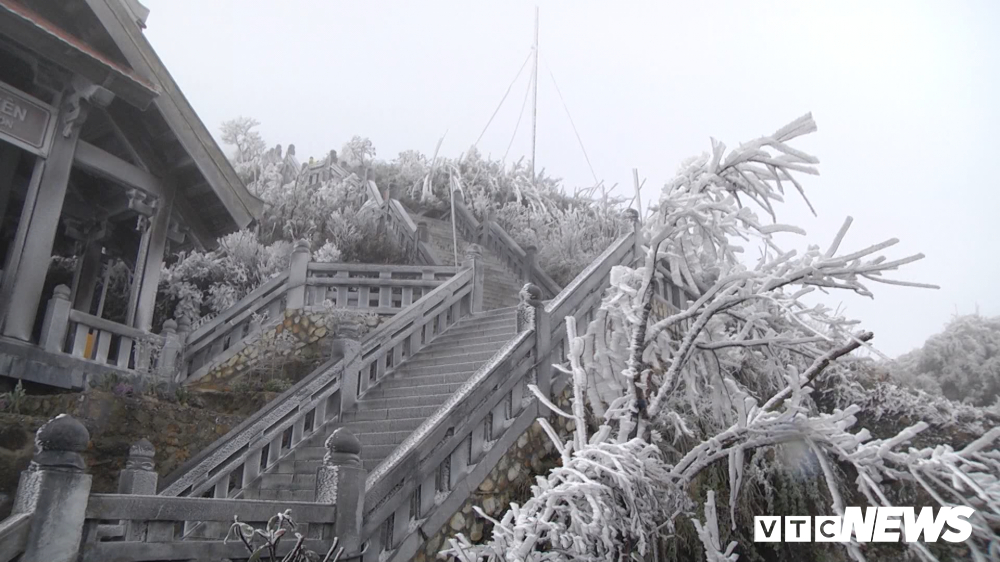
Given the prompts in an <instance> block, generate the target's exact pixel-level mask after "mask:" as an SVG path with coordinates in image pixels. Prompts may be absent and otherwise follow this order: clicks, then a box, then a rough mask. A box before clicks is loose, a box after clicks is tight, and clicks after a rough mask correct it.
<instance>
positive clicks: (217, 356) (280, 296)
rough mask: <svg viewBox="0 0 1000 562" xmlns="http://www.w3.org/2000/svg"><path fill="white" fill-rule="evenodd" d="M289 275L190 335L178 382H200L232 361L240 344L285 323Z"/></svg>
mask: <svg viewBox="0 0 1000 562" xmlns="http://www.w3.org/2000/svg"><path fill="white" fill-rule="evenodd" d="M288 276H289V273H288V272H287V271H285V272H282V273H281V274H280V275H278V276H277V277H275V278H274V279H271V280H270V281H268V282H267V283H264V284H263V285H261V286H260V287H258V288H257V289H256V290H255V291H253V292H251V293H250V294H249V295H247V296H245V297H243V298H242V299H240V301H239V302H237V303H236V304H235V305H233V306H231V307H230V308H229V309H228V310H226V311H225V312H223V313H222V314H220V315H218V316H216V317H215V318H213V319H212V320H211V321H209V322H208V323H206V324H205V325H203V326H201V327H199V328H198V329H197V330H195V331H193V332H191V333H190V334H188V335H187V338H186V340H185V342H186V345H185V347H184V359H183V362H182V365H181V368H180V370H179V371H180V372H179V373H178V376H177V380H178V381H179V382H181V381H184V380H187V379H188V378H197V376H196V375H197V374H199V373H200V372H201V371H205V370H207V369H209V368H211V366H213V365H215V364H217V363H218V362H220V361H225V360H227V359H229V357H230V356H232V355H233V354H235V353H236V352H238V350H239V349H240V348H241V346H239V345H238V344H239V343H240V342H241V341H242V340H243V339H244V338H245V337H247V336H249V335H251V334H252V333H255V332H256V331H257V330H258V329H260V328H262V327H263V326H259V325H258V323H259V322H261V321H262V320H263V321H265V322H267V323H276V322H278V321H280V319H282V318H283V317H284V316H283V313H284V311H285V304H286V300H287V296H286V293H287V291H288Z"/></svg>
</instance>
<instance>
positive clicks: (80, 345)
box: [73, 324, 90, 359]
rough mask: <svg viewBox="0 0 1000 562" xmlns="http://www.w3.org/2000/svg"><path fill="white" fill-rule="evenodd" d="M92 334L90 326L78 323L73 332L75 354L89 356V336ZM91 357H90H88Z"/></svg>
mask: <svg viewBox="0 0 1000 562" xmlns="http://www.w3.org/2000/svg"><path fill="white" fill-rule="evenodd" d="M89 335H90V328H88V327H86V326H84V325H83V324H77V325H76V328H75V331H74V333H73V356H74V357H84V358H88V357H87V336H89ZM88 359H89V358H88Z"/></svg>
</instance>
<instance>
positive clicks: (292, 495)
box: [258, 490, 316, 502]
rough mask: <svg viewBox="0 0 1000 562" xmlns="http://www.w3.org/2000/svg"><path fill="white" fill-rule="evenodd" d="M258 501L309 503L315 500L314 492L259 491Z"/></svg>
mask: <svg viewBox="0 0 1000 562" xmlns="http://www.w3.org/2000/svg"><path fill="white" fill-rule="evenodd" d="M258 493H259V494H260V495H259V496H258V499H262V500H271V501H294V502H311V501H315V500H316V492H315V491H314V490H261V491H260V492H258Z"/></svg>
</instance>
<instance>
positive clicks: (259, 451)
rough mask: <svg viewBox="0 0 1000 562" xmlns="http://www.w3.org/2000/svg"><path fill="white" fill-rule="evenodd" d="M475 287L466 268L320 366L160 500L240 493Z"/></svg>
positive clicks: (426, 338)
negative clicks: (352, 348)
mask: <svg viewBox="0 0 1000 562" xmlns="http://www.w3.org/2000/svg"><path fill="white" fill-rule="evenodd" d="M473 283H474V275H473V271H472V269H465V270H462V271H461V272H459V273H458V274H457V275H455V276H453V277H452V278H451V279H449V280H448V281H446V282H445V283H443V284H442V285H440V286H439V287H437V288H436V289H434V290H433V291H431V292H430V293H428V294H426V295H424V296H423V297H422V298H421V299H420V300H418V301H417V302H415V303H414V304H413V305H411V306H410V307H409V308H407V309H406V310H404V311H403V312H402V313H400V314H397V315H396V316H394V317H393V318H392V319H391V320H389V321H388V322H386V323H384V324H382V325H381V326H380V327H379V328H378V329H376V330H375V331H374V332H372V333H371V334H369V335H368V336H366V337H365V339H364V341H363V342H362V343H361V344H360V346H359V347H360V352H358V351H357V350H355V351H354V352H353V354H351V353H345V355H346V357H345V358H343V359H339V360H331V361H329V362H327V363H326V364H325V365H323V366H321V367H320V368H318V369H316V370H315V371H313V373H311V374H310V375H309V376H307V377H306V378H305V379H303V380H302V381H300V382H299V383H297V384H296V385H295V386H293V387H292V388H290V389H289V390H287V391H285V392H284V393H282V394H281V395H280V396H278V397H277V398H275V399H274V400H272V401H271V402H270V403H269V404H268V405H267V406H265V407H264V408H262V409H261V410H260V411H258V412H257V413H256V414H254V415H253V416H251V417H250V418H248V419H247V420H245V421H244V422H243V423H241V424H240V425H239V426H237V427H236V428H235V429H233V430H232V431H230V432H229V433H228V434H226V435H225V436H223V437H222V438H221V439H219V440H217V441H216V442H215V443H213V444H212V445H210V446H209V447H207V448H206V449H204V450H203V451H202V452H201V453H199V454H198V455H196V456H195V457H193V458H192V459H191V460H189V461H188V462H186V463H185V464H184V465H182V466H181V467H180V468H178V469H177V470H176V471H175V472H174V473H173V474H171V475H170V476H168V477H167V478H166V479H165V482H166V485H165V487H164V488H163V489H162V490H161V491H160V495H164V496H200V495H201V494H203V493H205V492H207V491H208V490H209V489H211V488H213V487H214V490H215V494H217V497H233V496H234V495H237V496H238V494H239V493H240V492H241V491H242V490H243V489H244V488H245V487H246V486H247V485H249V484H250V483H251V482H253V481H254V480H255V479H256V478H257V476H258V475H259V474H260V473H261V472H263V471H266V470H267V469H268V468H270V467H272V466H274V464H275V463H277V462H279V461H280V460H281V458H283V457H284V456H285V455H287V454H288V453H290V452H291V450H292V449H293V448H294V447H295V446H296V445H297V444H298V443H300V442H301V441H303V440H304V439H307V438H309V437H311V436H312V435H313V434H315V433H316V432H317V431H320V430H321V429H322V428H323V426H324V425H325V424H326V423H328V422H331V421H333V420H335V419H338V418H339V415H340V412H342V411H344V410H346V409H347V408H349V407H350V406H352V405H353V404H354V402H355V401H356V400H357V397H358V395H359V394H361V393H363V392H364V391H365V390H366V389H368V388H369V387H370V386H371V385H373V384H375V383H376V382H377V381H378V380H380V379H381V378H382V377H384V376H385V375H387V374H389V373H391V372H392V371H393V369H394V368H395V366H397V365H399V364H400V363H401V362H402V361H403V360H404V359H405V358H407V357H409V356H410V355H412V354H414V353H416V352H417V351H418V350H419V349H420V348H421V347H423V346H424V345H427V344H429V343H430V342H431V341H433V339H434V338H435V337H436V336H437V335H438V334H440V333H441V332H443V331H444V330H445V329H446V328H447V327H448V326H450V325H452V324H454V323H455V322H457V321H458V320H459V319H460V318H461V317H462V316H464V315H466V314H469V312H470V310H471V302H472V289H473ZM248 461H249V462H248ZM232 487H235V489H236V490H235V491H233V490H231V488H232Z"/></svg>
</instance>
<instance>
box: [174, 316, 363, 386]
mask: <svg viewBox="0 0 1000 562" xmlns="http://www.w3.org/2000/svg"><path fill="white" fill-rule="evenodd" d="M350 314H351V313H350V312H346V311H345V312H344V314H342V315H333V314H330V313H327V312H308V311H302V310H287V311H285V317H284V319H283V320H282V321H281V322H280V323H278V324H275V325H272V326H269V327H265V328H264V329H263V331H262V332H261V333H260V334H259V335H258V336H257V337H256V339H254V340H253V341H252V342H250V343H248V344H246V345H245V346H244V347H243V349H241V350H240V351H239V352H237V353H236V354H235V355H233V356H232V357H231V358H229V359H228V360H226V361H225V362H223V363H220V364H219V365H216V366H215V367H214V368H213V369H212V370H210V371H209V372H208V374H206V375H205V376H204V377H201V378H200V379H198V380H197V381H195V382H194V383H193V384H192V386H194V387H197V388H218V387H221V386H225V385H227V384H230V383H232V382H233V381H234V380H236V379H238V378H239V377H240V376H242V375H244V374H246V373H248V372H250V371H251V370H253V367H255V366H257V365H259V364H260V362H261V359H262V357H264V356H268V355H269V354H272V355H282V356H288V355H291V354H293V353H296V352H298V351H299V350H301V349H303V348H305V347H307V346H310V345H314V344H317V343H319V342H321V341H323V340H325V339H326V338H327V337H328V336H332V337H333V338H349V339H359V338H360V337H361V336H362V335H364V334H366V333H368V332H369V331H370V330H372V329H374V328H376V327H378V325H379V324H380V323H381V322H382V318H381V317H379V316H376V315H363V316H362V315H357V316H356V318H355V321H344V318H343V317H347V316H350ZM271 359H273V357H271Z"/></svg>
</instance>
